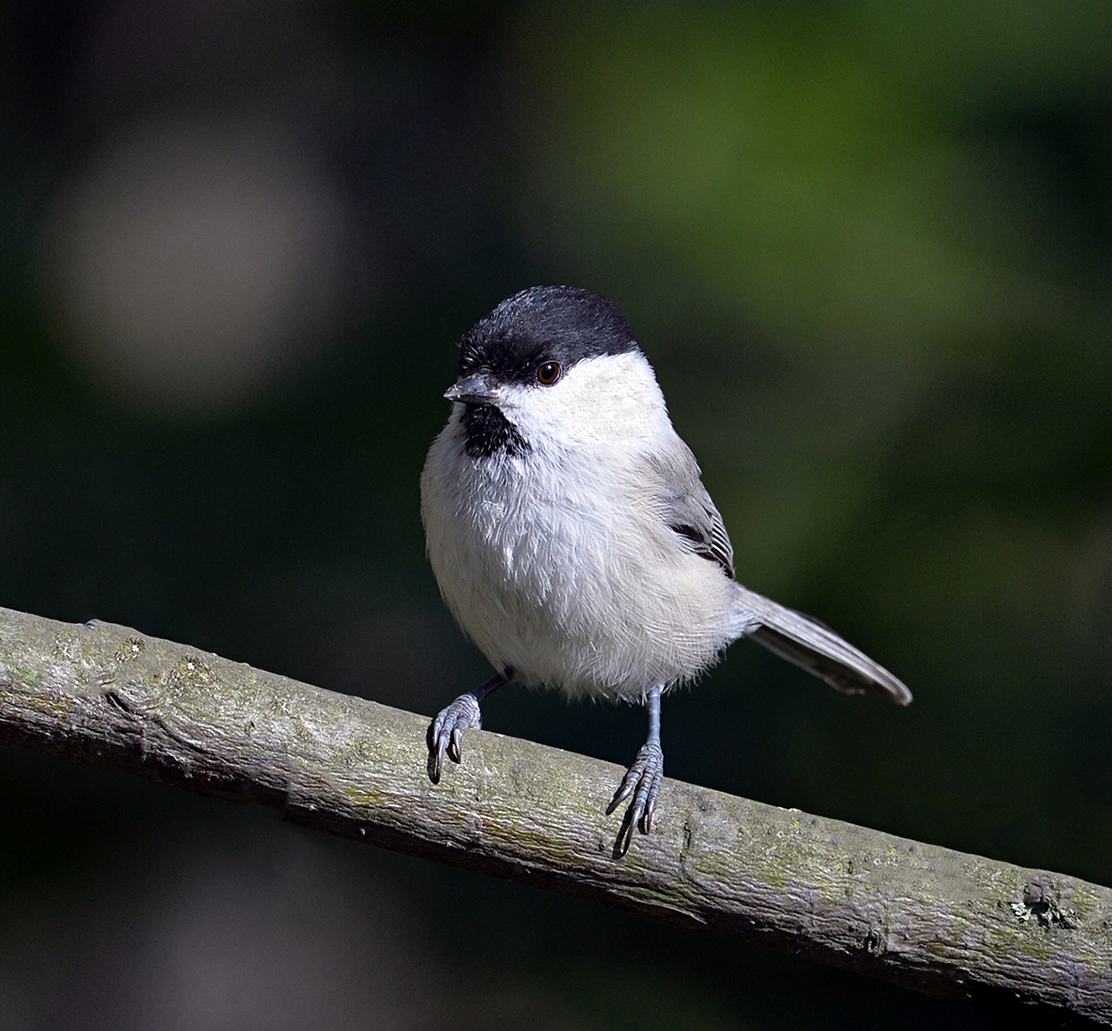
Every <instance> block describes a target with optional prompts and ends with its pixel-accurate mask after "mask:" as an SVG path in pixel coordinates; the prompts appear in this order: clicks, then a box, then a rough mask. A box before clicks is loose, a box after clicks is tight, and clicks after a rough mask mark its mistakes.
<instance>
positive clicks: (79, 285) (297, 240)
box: [42, 119, 345, 416]
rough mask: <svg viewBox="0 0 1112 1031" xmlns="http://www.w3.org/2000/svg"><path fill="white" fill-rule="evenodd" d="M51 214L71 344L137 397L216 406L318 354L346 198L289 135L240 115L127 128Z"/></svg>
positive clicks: (182, 407) (156, 406) (333, 315)
mask: <svg viewBox="0 0 1112 1031" xmlns="http://www.w3.org/2000/svg"><path fill="white" fill-rule="evenodd" d="M46 226H47V228H46V234H45V238H44V244H45V246H44V247H43V249H42V252H43V257H44V260H43V262H42V268H43V272H44V285H45V286H46V292H47V297H48V300H49V303H50V305H51V308H52V309H54V310H55V313H56V314H57V316H59V321H60V324H61V328H62V330H63V333H64V335H65V339H66V342H67V344H68V346H69V350H70V353H71V354H72V355H73V356H74V357H75V358H76V359H77V360H78V361H79V362H80V364H81V365H82V366H83V367H84V368H85V369H86V370H87V371H88V372H89V374H90V375H91V376H92V377H93V378H94V379H95V380H96V382H97V383H98V385H99V386H100V387H102V388H103V389H104V390H105V391H107V392H108V393H110V394H111V395H113V396H114V397H116V398H117V399H122V400H124V401H126V402H130V403H132V404H135V405H137V406H140V407H142V408H145V409H148V410H154V411H162V412H165V413H166V414H171V415H183V414H184V415H196V416H211V415H219V414H222V413H226V412H228V411H229V410H232V409H234V408H236V407H237V406H239V405H241V404H242V403H244V402H245V401H248V400H251V399H253V398H255V397H257V396H258V395H259V394H260V393H262V392H264V391H265V390H267V389H268V388H270V387H272V386H273V385H275V384H276V383H278V382H280V381H281V380H282V379H283V378H284V377H288V376H290V374H291V373H293V372H294V371H295V370H296V369H299V368H302V367H303V366H304V365H305V363H306V362H308V361H311V360H312V359H313V358H315V357H317V356H318V355H319V354H320V352H321V350H322V345H323V343H324V342H326V341H327V339H328V336H329V333H330V331H332V330H333V329H334V328H335V326H336V324H337V320H338V317H339V315H340V314H341V312H340V309H341V305H342V301H343V293H344V291H343V289H342V288H341V287H340V285H339V284H340V283H341V282H342V278H343V272H344V270H343V268H342V264H343V256H344V252H345V247H344V229H343V227H344V218H343V210H342V205H341V202H340V201H339V200H338V198H337V195H336V193H335V191H334V190H333V189H332V185H331V183H330V182H329V180H328V178H327V176H326V175H325V174H324V173H323V171H322V170H321V169H320V168H318V167H316V166H315V165H314V162H313V161H312V160H310V159H309V158H308V157H307V156H306V155H305V154H304V153H303V152H301V151H300V150H299V148H298V147H297V146H296V144H294V143H293V142H292V141H291V140H289V139H287V138H284V137H283V135H282V134H281V133H278V132H273V131H269V130H261V129H258V128H255V127H254V126H252V125H250V124H248V123H246V122H223V123H216V122H213V121H206V120H199V119H179V120H177V121H175V122H169V123H168V122H158V123H154V122H148V123H143V124H139V125H136V126H133V127H132V128H131V130H130V132H128V133H126V134H124V135H122V136H118V137H116V138H115V139H114V140H112V141H111V142H109V143H108V144H107V145H106V146H105V147H104V148H103V149H102V150H101V151H100V153H98V154H96V155H94V156H93V157H92V158H91V159H90V160H88V161H87V162H86V163H85V164H84V165H83V166H82V167H81V168H79V169H78V170H77V172H76V174H75V176H74V177H73V178H72V179H71V181H70V182H69V183H68V184H67V185H66V186H65V187H64V188H63V189H62V190H60V191H59V193H58V195H57V196H56V198H55V202H54V205H53V210H52V212H51V217H50V218H49V219H48V221H47V223H46Z"/></svg>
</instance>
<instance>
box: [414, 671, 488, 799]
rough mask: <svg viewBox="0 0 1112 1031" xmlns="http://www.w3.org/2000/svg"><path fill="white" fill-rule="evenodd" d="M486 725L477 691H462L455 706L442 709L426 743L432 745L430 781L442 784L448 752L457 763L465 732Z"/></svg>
mask: <svg viewBox="0 0 1112 1031" xmlns="http://www.w3.org/2000/svg"><path fill="white" fill-rule="evenodd" d="M482 725H483V717H482V713H480V711H479V703H478V700H477V699H476V698H475V696H474V695H473V694H471V693H470V692H469V693H467V694H461V695H460V696H459V697H458V698H457V699H456V700H455V701H454V702H452V703H451V705H448V706H447V707H445V708H443V709H441V710H440V712H439V713H438V714H437V716H436V719H434V720H433V721H432V723H430V724H429V729H428V730H427V731H426V732H425V742H426V743H427V744H428V746H429V780H431V781H432V782H433V783H434V784H439V783H440V773H441V771H442V770H443V768H444V753H445V752H447V753H448V758H449V759H451V760H452V762H454V763H458V762H459V761H460V758H461V757H462V754H463V753H462V752H461V751H460V746H461V744H462V743H463V735H464V734H465V733H466V732H467V731H468V730H470V729H471V728H472V727H474V728H475V729H476V730H478V729H479V728H481V727H482Z"/></svg>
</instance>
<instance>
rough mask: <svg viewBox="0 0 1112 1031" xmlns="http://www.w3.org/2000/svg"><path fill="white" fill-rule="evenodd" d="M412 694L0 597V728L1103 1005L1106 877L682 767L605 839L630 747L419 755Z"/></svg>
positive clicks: (729, 924)
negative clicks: (721, 785) (252, 660)
mask: <svg viewBox="0 0 1112 1031" xmlns="http://www.w3.org/2000/svg"><path fill="white" fill-rule="evenodd" d="M426 723H427V720H426V718H425V717H423V716H417V715H415V714H413V713H408V712H402V711H400V710H397V709H391V708H388V707H386V706H383V705H378V704H377V703H375V702H370V701H365V700H363V699H360V698H353V697H348V696H345V695H338V694H334V693H332V692H330V691H324V690H321V689H319V688H315V687H310V686H308V685H306V684H301V683H298V682H296V681H293V680H289V679H287V678H285V677H280V676H276V675H275V674H272V673H264V672H262V671H260V670H256V669H253V668H251V667H250V666H246V665H243V664H241V663H236V662H231V661H229V660H227V659H222V658H220V657H219V656H216V655H212V654H209V653H207V652H201V651H198V650H196V649H192V648H187V647H185V646H183V645H180V644H173V643H170V642H167V641H161V640H157V639H155V638H150V637H146V636H144V635H142V634H139V633H137V632H136V631H134V630H129V629H127V628H126V627H120V626H114V625H112V624H108V623H97V624H95V625H92V626H90V627H82V626H76V625H70V624H66V623H58V622H54V621H52V620H47V619H42V618H39V617H36V616H29V615H24V614H22V613H18V612H13V611H11V610H9V609H0V743H4V744H9V745H16V746H19V747H22V748H27V749H32V750H34V751H38V752H48V753H52V754H54V755H61V756H65V757H67V758H70V759H76V760H80V761H82V762H87V763H93V764H95V765H98V766H105V767H108V768H110V769H114V770H124V771H127V772H131V773H137V774H139V775H141V776H145V777H149V778H152V779H154V780H159V781H162V782H163V783H166V784H173V785H176V786H178V787H183V788H187V789H189V790H191V791H195V792H199V793H201V794H206V795H217V796H220V797H223V798H230V799H236V800H239V801H245V802H257V803H261V804H263V805H268V806H274V807H275V808H278V809H281V810H282V811H283V812H284V813H285V815H286V817H287V818H288V819H290V820H291V821H293V822H295V823H299V824H303V825H305V826H307V827H313V828H316V829H318V830H324V831H328V832H330V833H333V834H339V835H342V836H344V837H348V838H354V839H356V840H360V841H368V842H371V843H373V844H376V845H382V846H385V847H387V848H392V849H396V850H398V851H401V852H406V853H409V854H411V855H417V856H424V857H426V858H429V859H435V860H438V861H441V862H446V863H451V864H454V865H456V866H461V867H465V868H467V869H470V870H477V871H480V872H482V873H488V874H494V875H495V876H499V877H505V878H508V879H511V880H515V881H521V882H524V883H528V884H533V885H537V886H539V887H542V888H549V889H553V890H556V891H561V892H564V893H566V894H569V895H576V896H579V897H581V898H587V899H595V900H598V901H601V902H606V903H608V904H611V905H615V906H619V907H621V908H623V909H629V910H634V911H636V912H639V913H643V914H645V915H647V916H652V917H656V918H658V919H664V920H668V921H673V922H676V923H681V924H686V925H689V926H700V927H707V928H713V929H715V930H717V931H720V932H724V933H726V934H729V935H733V936H736V937H739V938H743V939H745V940H747V941H749V942H753V943H756V944H758V945H766V946H771V947H775V948H779V949H784V950H787V951H789V952H792V953H795V954H798V955H804V956H809V957H811V958H813V959H817V960H821V961H823V962H827V963H833V964H835V965H837V966H840V967H844V968H847V969H850V970H854V971H857V972H859V973H863V974H869V975H872V976H875V977H880V978H883V979H885V980H887V981H893V982H896V983H898V984H902V985H904V986H907V987H910V988H915V989H919V990H921V991H926V992H931V993H934V994H943V995H959V996H961V995H974V996H976V995H977V994H978V993H982V992H986V993H988V994H989V995H990V996H992V995H999V996H1003V995H1004V993H1006V994H1007V995H1008V996H1009V997H1018V998H1019V999H1020V1000H1021V1001H1024V1002H1030V1003H1040V1004H1044V1005H1050V1006H1054V1007H1060V1008H1061V1009H1062V1010H1066V1011H1070V1012H1072V1013H1074V1014H1078V1015H1081V1016H1084V1017H1088V1018H1091V1019H1095V1020H1098V1021H1100V1022H1102V1023H1112V930H1110V928H1112V891H1110V890H1109V889H1107V888H1104V887H1101V886H1099V885H1095V884H1089V883H1087V882H1085V881H1081V880H1078V879H1076V878H1073V877H1067V876H1064V875H1062V874H1055V873H1043V872H1038V871H1033V870H1024V869H1021V868H1019V867H1016V866H1012V865H1010V864H1008V863H1001V862H996V861H994V860H991V859H983V858H981V857H979V856H972V855H967V854H964V853H961V852H954V851H951V850H949V849H945V848H939V847H937V846H934V845H926V844H921V843H919V842H916V841H910V840H908V839H906V838H898V837H895V836H893V835H890V834H884V833H881V832H879V831H874V830H869V829H867V828H863V827H856V826H853V825H852V824H847V823H842V822H840V821H837V820H827V819H824V818H822V817H818V816H809V815H807V814H806V813H801V812H799V811H798V810H794V809H779V808H776V807H774V806H768V805H762V804H760V803H757V802H751V801H748V800H746V799H742V798H735V797H733V796H730V795H725V794H722V793H720V792H717V791H710V790H707V789H705V788H700V787H696V786H693V785H690V784H684V783H681V782H679V781H672V780H669V781H667V782H666V784H665V786H664V790H663V792H662V793H661V797H660V803H659V806H658V809H657V814H656V817H655V818H654V821H653V832H652V834H651V835H649V836H648V837H642V836H640V835H638V836H636V838H635V840H634V843H633V847H632V848H631V849H630V851H629V854H628V855H626V856H625V858H624V859H619V858H616V857H615V854H614V842H615V838H616V835H617V830H618V818H617V817H616V816H615V817H611V818H608V817H606V816H604V815H603V808H604V804H605V802H606V800H607V799H609V797H610V794H611V792H612V791H613V789H614V786H615V784H616V783H617V782H618V781H619V780H620V778H621V775H622V772H623V771H622V770H621V769H620V768H619V767H616V766H613V765H611V764H609V763H604V762H600V761H598V760H594V759H589V758H586V757H585V756H581V755H574V754H571V753H568V752H562V751H559V750H558V749H553V748H547V747H544V746H542V745H537V744H532V743H530V742H527V741H519V740H516V739H514V738H508V737H503V736H501V735H499V734H491V733H486V732H481V731H479V732H476V731H472V732H471V733H470V734H469V735H468V737H467V746H466V754H465V757H464V762H463V765H462V766H458V767H457V766H455V765H452V766H451V768H450V769H448V770H446V771H445V775H444V779H443V780H442V782H441V783H440V784H439V785H438V786H435V787H434V786H433V785H432V784H430V783H429V781H428V778H427V776H426V774H425V744H424V741H425V727H426Z"/></svg>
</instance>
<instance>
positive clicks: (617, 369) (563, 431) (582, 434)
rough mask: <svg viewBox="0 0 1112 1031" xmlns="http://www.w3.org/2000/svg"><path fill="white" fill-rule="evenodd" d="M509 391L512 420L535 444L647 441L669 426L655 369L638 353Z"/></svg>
mask: <svg viewBox="0 0 1112 1031" xmlns="http://www.w3.org/2000/svg"><path fill="white" fill-rule="evenodd" d="M503 390H504V393H503V398H504V401H505V412H506V416H507V417H508V418H509V419H510V421H511V422H513V423H514V424H515V425H516V426H517V427H518V429H519V431H520V432H521V434H522V436H524V437H525V439H526V440H528V441H531V442H537V441H538V440H546V439H547V440H552V441H553V442H559V443H566V444H570V445H573V446H583V445H590V444H597V443H604V442H607V441H610V442H614V441H619V440H643V439H645V438H646V437H649V436H653V435H655V434H656V433H659V432H660V430H661V428H662V426H664V425H667V424H668V413H667V409H666V408H665V405H664V396H663V394H661V392H660V387H659V386H657V382H656V377H655V376H654V375H653V370H652V367H651V366H650V365H649V363H648V361H647V360H646V359H645V357H644V355H642V354H639V353H636V352H634V353H628V354H608V355H599V356H597V357H594V358H584V359H583V360H582V361H579V362H576V363H575V364H574V365H572V366H571V367H570V368H569V369H567V370H566V371H565V372H564V374H563V375H562V376H561V377H560V379H559V380H558V381H557V382H556V383H554V384H553V385H552V386H550V387H546V386H543V385H541V384H537V385H536V386H529V387H513V388H503Z"/></svg>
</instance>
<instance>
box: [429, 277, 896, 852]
mask: <svg viewBox="0 0 1112 1031" xmlns="http://www.w3.org/2000/svg"><path fill="white" fill-rule="evenodd" d="M458 371H459V378H458V380H457V381H456V383H455V384H454V385H453V386H452V387H450V388H449V389H448V392H447V393H446V394H445V395H444V396H445V397H446V398H448V400H450V401H451V402H452V412H451V416H450V417H449V419H448V424H447V426H445V428H444V430H443V431H442V432H441V433H440V435H439V436H438V437H437V438H436V440H435V441H434V442H433V445H432V448H431V449H430V451H429V455H428V460H427V461H426V463H425V468H424V472H423V473H422V475H421V515H422V519H423V521H424V524H425V534H426V538H427V542H428V554H429V559H430V561H431V563H432V568H433V572H434V573H435V574H436V579H437V582H438V584H439V585H440V592H441V594H442V595H443V596H444V600H445V602H447V604H448V607H449V608H450V609H451V611H452V614H453V615H454V616H455V618H456V620H457V621H458V622H459V625H460V626H461V627H462V628H463V631H464V632H465V633H466V634H467V635H468V636H469V637H470V638H471V640H472V641H474V642H475V644H476V645H478V647H479V650H480V651H482V653H483V654H484V655H485V656H486V657H487V659H488V660H489V661H490V663H491V665H492V666H494V668H495V670H497V672H496V674H495V675H494V676H493V677H491V678H490V680H488V681H486V683H484V684H482V685H480V686H479V687H477V688H475V689H474V690H473V691H469V692H467V693H466V694H463V695H460V697H458V698H457V699H456V700H455V701H454V702H452V703H451V705H449V706H448V707H447V708H445V709H444V710H443V711H441V713H440V714H439V715H438V716H437V717H436V719H434V720H433V721H432V723H431V724H430V726H429V729H428V735H427V741H428V749H429V758H428V774H429V777H430V779H431V780H432V782H433V783H434V784H435V783H437V782H438V781H439V779H440V774H441V770H442V767H443V762H444V755H445V753H447V755H448V757H449V758H450V759H452V761H453V762H457V763H458V762H459V761H460V755H461V753H460V746H461V742H462V738H463V735H464V733H465V732H466V731H467V730H468V729H469V728H471V727H476V728H477V727H480V726H481V725H482V723H481V716H480V712H479V702H480V701H482V699H483V698H484V697H486V695H488V694H490V692H491V691H493V690H495V689H496V688H497V687H500V686H501V685H502V684H505V683H507V682H508V681H510V680H516V681H519V682H520V683H522V684H525V685H526V686H527V687H547V688H559V689H560V690H562V691H563V692H564V693H565V694H566V695H568V696H569V697H571V698H583V697H589V698H608V699H612V700H616V699H622V700H625V701H630V702H639V703H640V704H642V705H644V706H646V707H647V709H648V712H649V734H648V739H647V740H646V742H645V745H644V747H643V748H642V749H641V750H640V752H638V754H637V758H636V759H635V761H634V763H633V765H632V766H631V767H630V768H629V771H628V772H627V773H626V775H625V777H624V778H623V780H622V782H621V784H620V785H619V787H618V789H617V792H616V793H615V795H614V798H613V799H612V801H611V802H610V805H609V807H608V808H607V810H606V811H607V813H608V814H610V813H612V812H614V810H615V809H617V807H618V806H619V805H621V803H622V802H624V801H625V800H626V799H627V798H631V799H632V800H631V802H630V804H629V806H628V807H627V809H626V812H625V814H624V817H623V821H622V824H621V829H620V831H619V834H618V840H617V846H616V848H617V850H618V851H619V852H621V853H624V852H625V850H626V849H627V848H628V847H629V843H630V839H631V837H632V834H633V828H634V826H639V827H640V830H641V832H642V833H644V834H647V833H648V832H649V829H650V826H651V823H652V817H653V811H654V808H655V806H656V801H657V796H658V795H659V793H660V786H661V782H662V781H663V777H664V755H663V752H662V751H661V745H660V697H661V694H663V693H665V692H667V691H669V690H670V689H672V688H674V687H677V686H679V685H681V684H684V683H687V682H688V681H690V680H692V679H693V678H695V677H697V676H698V675H699V673H700V672H702V671H703V670H705V669H706V668H707V667H708V666H710V665H711V664H712V663H713V662H714V661H715V660H716V659H717V657H718V656H719V654H720V653H721V652H722V650H723V649H724V648H725V647H726V646H727V645H729V644H730V643H731V642H733V641H735V640H737V639H738V638H739V637H752V638H754V639H755V640H757V641H759V642H760V643H761V644H763V645H765V646H766V647H767V648H770V649H772V651H774V652H776V653H777V654H779V655H781V656H783V657H784V658H785V659H788V660H790V661H791V662H794V663H796V664H798V665H800V666H802V667H803V668H804V669H807V670H809V671H810V672H812V673H814V674H815V675H816V676H818V677H821V678H822V679H823V680H825V681H826V682H827V683H828V684H830V685H831V686H832V687H835V688H837V689H838V690H839V691H844V692H846V693H847V694H861V693H866V694H875V695H880V696H882V697H884V698H888V699H890V700H891V701H894V702H898V703H899V704H901V705H906V704H908V702H910V701H911V692H910V691H908V689H907V688H906V687H905V686H904V685H903V684H902V683H901V682H900V681H899V680H897V679H896V677H894V676H893V675H892V674H891V673H889V672H888V671H887V670H886V669H884V668H882V667H881V666H878V665H877V664H876V663H875V662H873V661H872V660H871V659H869V658H868V657H867V656H866V655H864V654H862V653H861V652H860V651H858V650H857V649H856V648H854V647H853V646H852V645H850V644H848V643H847V642H846V641H844V640H842V638H841V637H839V636H838V635H837V634H836V633H834V632H833V631H832V630H831V629H830V628H829V627H827V626H825V625H824V624H822V623H820V622H818V621H817V620H815V619H812V618H811V617H810V616H805V615H803V614H802V613H799V612H796V611H794V610H793V609H789V608H785V607H784V606H783V605H778V604H777V603H776V602H774V601H771V600H769V599H768V598H765V597H763V596H761V595H760V594H756V593H755V592H753V591H750V590H749V589H748V588H746V587H743V586H742V585H741V584H739V583H738V582H737V581H736V580H735V579H734V560H733V549H732V547H731V546H730V538H729V537H728V536H727V534H726V528H725V526H724V525H723V523H722V517H721V516H720V515H719V514H718V509H716V508H715V507H714V502H713V501H711V499H710V495H709V494H708V493H707V491H706V488H705V487H704V486H703V483H702V480H701V479H700V475H701V474H700V471H699V466H698V465H697V464H696V462H695V457H694V455H692V453H691V451H690V450H689V449H688V447H687V445H686V444H684V442H683V441H682V440H681V439H680V438H679V436H678V434H677V433H676V431H675V430H674V429H673V428H672V423H671V421H670V420H669V418H668V411H667V408H666V407H665V404H664V397H663V395H662V394H661V391H660V387H659V386H657V382H656V377H655V375H654V374H653V370H652V366H650V365H649V362H648V360H647V359H646V358H645V355H644V354H643V353H642V352H641V349H640V347H639V346H638V344H637V342H636V340H635V339H634V337H633V332H632V330H631V329H630V327H629V324H628V323H627V322H626V320H625V318H624V317H623V316H622V314H621V312H620V311H619V310H618V308H617V307H616V306H615V305H614V304H612V303H611V302H610V301H607V300H605V299H604V298H602V297H598V296H596V295H595V294H592V293H589V292H588V291H586V290H579V289H574V288H572V287H567V286H552V287H533V288H532V289H529V290H523V291H522V292H521V293H519V294H516V295H514V296H513V297H511V298H509V299H508V300H506V301H503V302H502V303H501V304H500V305H498V307H497V308H495V309H494V311H492V312H491V313H490V314H489V315H488V316H487V317H486V318H484V319H483V320H482V321H480V322H479V323H478V325H476V326H475V328H474V329H472V330H471V332H470V333H468V334H467V335H466V336H465V337H464V338H463V340H462V342H461V344H460V353H459V366H458Z"/></svg>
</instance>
